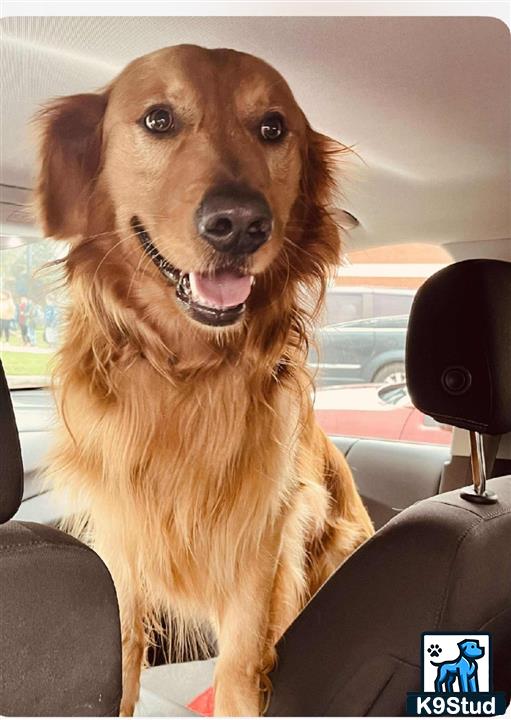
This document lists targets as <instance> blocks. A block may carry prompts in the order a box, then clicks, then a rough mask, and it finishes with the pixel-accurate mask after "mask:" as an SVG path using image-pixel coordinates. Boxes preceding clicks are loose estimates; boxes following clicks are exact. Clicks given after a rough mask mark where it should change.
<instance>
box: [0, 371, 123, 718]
mask: <svg viewBox="0 0 511 720" xmlns="http://www.w3.org/2000/svg"><path fill="white" fill-rule="evenodd" d="M19 392H23V391H22V390H20V391H19ZM0 436H1V438H2V452H1V454H0V523H1V524H0V578H1V585H0V715H7V716H10V715H11V716H26V715H29V716H82V717H83V716H116V715H118V714H119V705H120V700H121V689H122V680H121V639H120V626H119V612H118V606H117V597H116V594H115V590H114V586H113V582H112V579H111V577H110V574H109V572H108V570H107V569H106V567H105V565H104V564H103V562H102V561H101V560H100V558H99V557H98V556H97V555H96V554H95V553H94V552H93V551H92V550H91V549H90V548H88V547H86V546H85V545H83V544H82V543H80V542H78V541H77V540H75V539H74V538H72V537H70V536H69V535H66V534H65V533H63V532H60V531H59V530H56V529H55V528H53V527H49V526H45V525H40V524H37V523H32V522H15V521H12V520H10V518H11V517H12V516H13V515H14V513H15V512H16V510H17V509H18V507H19V505H20V503H21V499H22V495H23V464H22V459H21V450H20V443H19V438H18V432H17V429H16V423H15V419H14V413H13V409H12V404H11V398H10V394H9V388H8V386H7V382H6V378H5V375H4V371H3V367H2V365H1V363H0Z"/></svg>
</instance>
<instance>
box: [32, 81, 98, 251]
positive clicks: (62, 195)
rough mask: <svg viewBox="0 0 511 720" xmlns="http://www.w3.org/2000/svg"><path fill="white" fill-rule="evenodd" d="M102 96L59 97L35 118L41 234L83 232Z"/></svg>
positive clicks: (56, 235) (94, 174)
mask: <svg viewBox="0 0 511 720" xmlns="http://www.w3.org/2000/svg"><path fill="white" fill-rule="evenodd" d="M107 101H108V93H107V92H105V93H103V94H94V93H88V94H81V95H71V96H69V97H65V98H59V99H58V100H56V101H54V102H52V103H51V104H49V105H47V106H46V107H44V108H43V109H42V110H41V112H40V113H39V114H38V115H37V117H36V118H35V123H36V126H37V128H38V130H39V133H40V145H39V177H38V182H37V187H36V205H37V211H38V215H39V220H40V222H41V224H42V228H43V230H44V232H45V234H46V235H48V236H51V237H54V238H62V239H64V238H70V237H73V236H77V235H81V234H83V233H84V232H85V222H86V207H87V202H88V199H89V197H90V194H91V192H92V190H93V187H94V181H95V179H96V177H97V175H98V171H99V168H100V163H101V143H102V124H103V116H104V113H105V109H106V105H107Z"/></svg>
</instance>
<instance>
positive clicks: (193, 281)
mask: <svg viewBox="0 0 511 720" xmlns="http://www.w3.org/2000/svg"><path fill="white" fill-rule="evenodd" d="M190 285H191V287H192V290H193V291H194V293H195V294H196V295H198V296H199V300H202V302H205V304H206V305H215V306H216V307H220V308H228V307H234V306H235V305H240V304H241V303H244V302H245V300H246V299H247V298H248V296H249V295H250V288H251V286H252V276H251V275H236V274H235V273H231V272H219V273H217V274H216V275H213V276H210V275H200V274H199V273H194V272H191V273H190Z"/></svg>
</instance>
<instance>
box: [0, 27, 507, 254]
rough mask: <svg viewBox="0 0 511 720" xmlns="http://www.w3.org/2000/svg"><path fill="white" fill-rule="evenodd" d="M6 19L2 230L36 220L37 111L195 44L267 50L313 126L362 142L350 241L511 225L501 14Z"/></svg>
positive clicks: (439, 237) (499, 229)
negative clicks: (162, 52) (163, 50)
mask: <svg viewBox="0 0 511 720" xmlns="http://www.w3.org/2000/svg"><path fill="white" fill-rule="evenodd" d="M1 24H2V30H3V38H2V44H3V51H2V55H3V60H2V64H3V73H2V86H3V87H2V96H3V102H2V130H1V144H2V157H1V182H2V185H3V187H2V203H3V204H2V220H3V231H2V232H3V233H4V234H6V233H11V234H12V233H14V232H15V233H16V234H18V235H25V236H29V235H34V234H36V232H37V231H35V230H33V229H32V227H31V225H32V220H31V216H30V214H29V212H27V210H25V208H24V207H23V206H24V204H25V203H26V202H27V200H28V197H29V193H28V192H27V191H26V190H23V188H31V187H32V185H33V178H34V148H33V144H34V143H33V139H32V137H31V132H30V130H29V125H28V123H29V120H30V118H31V116H32V115H33V114H34V112H35V111H36V110H37V109H38V107H40V105H41V104H43V103H44V102H45V101H46V100H47V99H49V98H52V97H55V96H58V95H67V94H72V93H78V92H86V91H91V90H94V89H97V88H99V87H101V86H103V85H104V84H105V83H107V82H108V81H110V80H111V79H112V78H113V77H114V76H115V75H116V73H117V72H118V71H119V70H120V69H121V68H122V67H123V66H124V65H125V64H126V63H128V62H129V61H130V60H132V59H134V58H135V57H137V56H140V55H143V54H145V53H147V52H150V51H152V50H155V49H157V48H160V47H164V46H168V45H174V44H178V43H183V42H189V43H196V44H199V45H204V46H206V47H232V48H235V49H239V50H243V51H246V52H250V53H254V54H256V55H259V56H260V57H262V58H264V59H265V60H267V61H268V62H270V63H271V64H272V65H274V66H275V67H276V68H277V69H278V70H279V71H280V72H281V73H282V74H283V75H284V77H285V78H286V79H287V81H288V82H289V84H290V86H291V88H292V89H293V91H294V93H295V96H296V98H297V100H298V102H299V103H300V104H301V106H302V107H303V109H304V111H305V113H306V114H307V116H308V117H309V120H310V122H311V123H312V125H313V126H314V127H316V128H317V129H319V130H321V131H323V132H325V133H328V134H329V135H331V136H333V137H335V138H337V139H338V140H340V141H342V142H343V143H345V144H346V145H350V146H354V150H355V151H356V154H355V153H352V154H350V155H348V156H345V158H344V159H343V160H342V161H341V162H340V165H339V178H340V188H341V192H340V194H339V197H338V198H337V199H336V207H338V208H340V209H342V210H347V211H348V212H350V213H352V214H353V215H354V216H355V217H356V218H357V219H358V221H359V225H358V226H357V227H355V228H353V229H351V230H349V232H348V247H349V248H353V249H356V248H362V247H368V246H371V245H382V244H386V243H387V244H392V243H402V242H431V243H442V244H447V245H449V244H451V243H454V244H459V243H463V244H465V243H467V242H474V243H476V244H477V243H480V242H481V241H489V242H491V241H493V242H494V244H495V241H497V244H498V241H500V242H501V243H502V242H503V239H505V238H510V237H511V210H510V202H509V201H510V190H511V142H510V139H511V121H510V115H511V77H510V74H511V55H510V47H511V45H510V35H509V30H508V29H507V27H506V26H505V25H504V24H503V23H502V22H500V21H498V20H496V19H492V18H478V17H437V18H435V17H20V18H16V17H10V18H4V19H3V20H2V21H1ZM6 185H11V186H12V185H14V186H19V188H16V187H5V186H6ZM20 188H21V189H20ZM510 245H511V243H510ZM510 252H511V251H510ZM510 259H511V257H510Z"/></svg>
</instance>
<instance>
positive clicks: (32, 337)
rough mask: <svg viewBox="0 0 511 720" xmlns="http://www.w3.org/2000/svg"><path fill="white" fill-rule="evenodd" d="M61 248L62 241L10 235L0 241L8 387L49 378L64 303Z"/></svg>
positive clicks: (0, 345)
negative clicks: (60, 262) (0, 242)
mask: <svg viewBox="0 0 511 720" xmlns="http://www.w3.org/2000/svg"><path fill="white" fill-rule="evenodd" d="M4 237H5V236H4ZM65 252H66V246H65V244H64V243H57V242H52V241H50V240H37V239H35V240H34V239H29V240H21V239H20V238H16V237H12V236H10V237H7V238H5V240H4V241H3V243H2V245H1V246H0V267H1V275H0V328H1V337H0V356H1V358H2V364H3V366H4V371H5V374H6V376H7V382H8V384H9V387H11V388H19V387H40V386H44V385H47V384H48V381H49V376H50V373H51V364H52V358H53V356H54V354H55V351H56V349H57V346H58V342H59V332H60V327H61V323H62V315H63V308H64V304H65V296H64V291H63V289H62V282H61V279H62V278H61V268H60V267H59V262H58V261H59V259H60V258H61V257H62V256H63V254H65Z"/></svg>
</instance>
